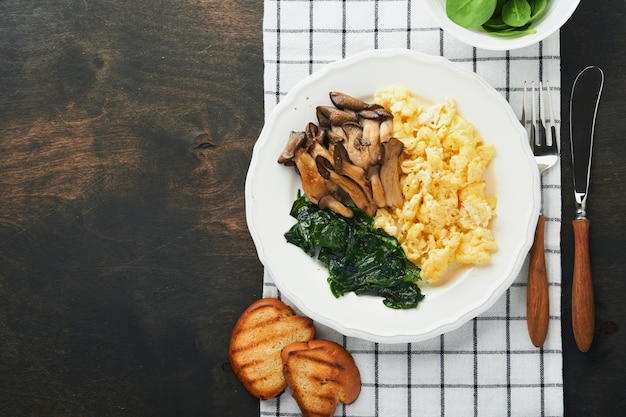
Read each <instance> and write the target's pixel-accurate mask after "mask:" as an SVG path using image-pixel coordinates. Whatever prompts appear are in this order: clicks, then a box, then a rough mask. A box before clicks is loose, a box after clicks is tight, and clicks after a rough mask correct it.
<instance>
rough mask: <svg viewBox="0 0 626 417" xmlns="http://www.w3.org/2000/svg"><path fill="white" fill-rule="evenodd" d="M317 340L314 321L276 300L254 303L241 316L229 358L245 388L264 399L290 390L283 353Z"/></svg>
mask: <svg viewBox="0 0 626 417" xmlns="http://www.w3.org/2000/svg"><path fill="white" fill-rule="evenodd" d="M313 337H315V327H314V326H313V322H312V321H311V320H310V319H309V318H307V317H303V316H299V315H297V314H296V313H295V312H294V311H293V309H292V308H291V307H289V306H288V305H286V304H285V303H283V302H282V301H280V300H278V299H276V298H263V299H260V300H258V301H256V302H254V303H252V304H251V305H250V306H249V307H248V308H247V309H246V310H245V311H244V312H243V314H242V315H241V317H240V318H239V320H238V321H237V324H235V328H234V329H233V333H232V335H231V338H230V345H229V347H228V358H229V360H230V364H231V366H232V368H233V371H234V373H235V375H236V376H237V378H239V380H240V381H241V383H242V384H243V385H244V387H245V388H246V389H247V390H248V391H249V392H250V393H251V394H252V395H254V396H255V397H257V398H260V399H268V398H273V397H275V396H277V395H278V394H280V393H281V392H283V391H284V390H285V388H286V382H285V378H284V376H283V367H282V361H281V356H280V352H281V351H282V350H283V348H284V347H285V346H287V345H289V344H291V343H294V342H300V341H304V342H306V341H308V340H311V339H313Z"/></svg>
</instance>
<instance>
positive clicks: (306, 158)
mask: <svg viewBox="0 0 626 417" xmlns="http://www.w3.org/2000/svg"><path fill="white" fill-rule="evenodd" d="M294 162H295V164H296V168H297V170H298V174H300V180H301V181H302V189H303V191H304V194H305V195H306V197H307V198H308V199H309V201H310V202H311V203H313V204H317V203H318V202H319V200H320V198H322V197H324V196H325V195H328V194H330V193H331V192H330V190H329V189H328V186H327V181H326V179H325V178H324V177H322V176H321V175H320V172H319V170H318V169H317V162H316V161H315V159H314V158H313V156H311V154H310V153H308V152H307V151H306V150H305V149H303V148H298V150H297V151H296V156H295V157H294Z"/></svg>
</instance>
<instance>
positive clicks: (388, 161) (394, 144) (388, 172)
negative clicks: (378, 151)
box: [380, 137, 404, 208]
mask: <svg viewBox="0 0 626 417" xmlns="http://www.w3.org/2000/svg"><path fill="white" fill-rule="evenodd" d="M382 146H383V149H384V152H383V154H384V155H383V163H382V165H381V166H380V180H381V183H382V185H383V189H384V190H385V204H386V205H387V207H391V208H398V207H401V206H402V204H404V195H403V194H402V188H401V187H400V172H399V170H398V165H399V161H398V159H399V158H400V155H401V154H402V150H403V149H404V144H403V143H402V142H401V141H400V140H398V139H396V138H394V137H392V138H390V139H389V141H387V142H385V143H383V144H382Z"/></svg>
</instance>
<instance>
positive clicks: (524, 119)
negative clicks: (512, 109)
mask: <svg viewBox="0 0 626 417" xmlns="http://www.w3.org/2000/svg"><path fill="white" fill-rule="evenodd" d="M520 123H521V124H522V126H524V129H526V81H524V90H523V91H522V118H521V119H520Z"/></svg>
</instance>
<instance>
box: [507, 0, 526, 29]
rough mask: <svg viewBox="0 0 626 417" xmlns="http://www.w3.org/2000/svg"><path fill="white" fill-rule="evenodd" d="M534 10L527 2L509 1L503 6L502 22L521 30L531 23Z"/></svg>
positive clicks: (519, 0)
mask: <svg viewBox="0 0 626 417" xmlns="http://www.w3.org/2000/svg"><path fill="white" fill-rule="evenodd" d="M531 13H532V8H531V7H530V4H529V3H528V1H527V0H509V1H507V2H506V3H504V5H503V6H502V21H503V22H504V23H506V24H507V25H509V26H511V27H514V28H519V27H522V26H524V25H525V24H527V23H529V22H530V16H531Z"/></svg>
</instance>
